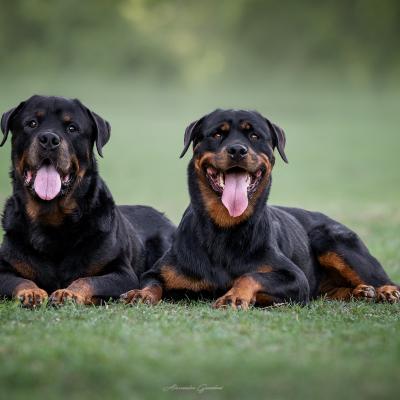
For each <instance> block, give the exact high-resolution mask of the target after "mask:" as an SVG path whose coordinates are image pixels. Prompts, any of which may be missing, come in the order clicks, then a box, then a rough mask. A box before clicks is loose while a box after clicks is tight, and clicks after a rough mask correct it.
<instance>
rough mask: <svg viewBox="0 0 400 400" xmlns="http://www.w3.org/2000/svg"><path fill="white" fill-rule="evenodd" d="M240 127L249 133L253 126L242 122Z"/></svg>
mask: <svg viewBox="0 0 400 400" xmlns="http://www.w3.org/2000/svg"><path fill="white" fill-rule="evenodd" d="M240 127H241V128H242V129H244V130H246V131H248V130H249V129H251V124H250V123H249V122H247V121H245V122H242V123H241V124H240Z"/></svg>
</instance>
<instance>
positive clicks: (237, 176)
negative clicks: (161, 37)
mask: <svg viewBox="0 0 400 400" xmlns="http://www.w3.org/2000/svg"><path fill="white" fill-rule="evenodd" d="M247 179H248V174H247V173H245V172H241V173H236V172H232V173H229V174H225V187H224V191H223V193H222V203H223V205H224V206H225V207H226V208H227V210H228V212H229V215H230V216H231V217H239V216H240V215H242V214H243V213H244V211H245V210H246V208H247V206H248V204H249V200H248V198H247V187H248V186H249V184H250V180H247Z"/></svg>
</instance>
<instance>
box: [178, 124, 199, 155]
mask: <svg viewBox="0 0 400 400" xmlns="http://www.w3.org/2000/svg"><path fill="white" fill-rule="evenodd" d="M203 119H204V117H202V118H200V119H198V120H196V121H193V122H192V123H190V124H189V126H188V127H187V128H186V129H185V137H184V139H183V151H182V153H181V155H180V156H179V158H182V157H183V156H184V155H185V154H186V152H187V151H188V148H189V146H190V143H192V142H193V140H194V139H195V137H196V134H197V128H199V126H200V124H201V122H202V121H203Z"/></svg>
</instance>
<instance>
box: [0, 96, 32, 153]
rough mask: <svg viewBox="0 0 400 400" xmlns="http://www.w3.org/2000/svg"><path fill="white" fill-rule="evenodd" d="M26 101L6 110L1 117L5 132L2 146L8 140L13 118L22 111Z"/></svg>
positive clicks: (2, 128) (0, 144)
mask: <svg viewBox="0 0 400 400" xmlns="http://www.w3.org/2000/svg"><path fill="white" fill-rule="evenodd" d="M25 103H26V102H25V101H23V102H22V103H20V104H19V105H18V106H17V107H14V108H12V109H11V110H8V111H7V112H5V113H4V114H3V115H2V117H1V131H2V132H3V140H2V141H1V143H0V147H2V146H3V145H4V143H5V142H6V141H7V137H8V132H9V131H10V127H11V121H12V119H13V118H14V117H15V116H16V115H17V114H18V113H19V112H20V111H21V109H22V107H23V106H24V105H25Z"/></svg>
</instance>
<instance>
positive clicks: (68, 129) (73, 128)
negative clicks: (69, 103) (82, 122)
mask: <svg viewBox="0 0 400 400" xmlns="http://www.w3.org/2000/svg"><path fill="white" fill-rule="evenodd" d="M77 130H78V128H77V127H76V126H75V125H68V128H67V131H68V132H69V133H74V132H76V131H77Z"/></svg>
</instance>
